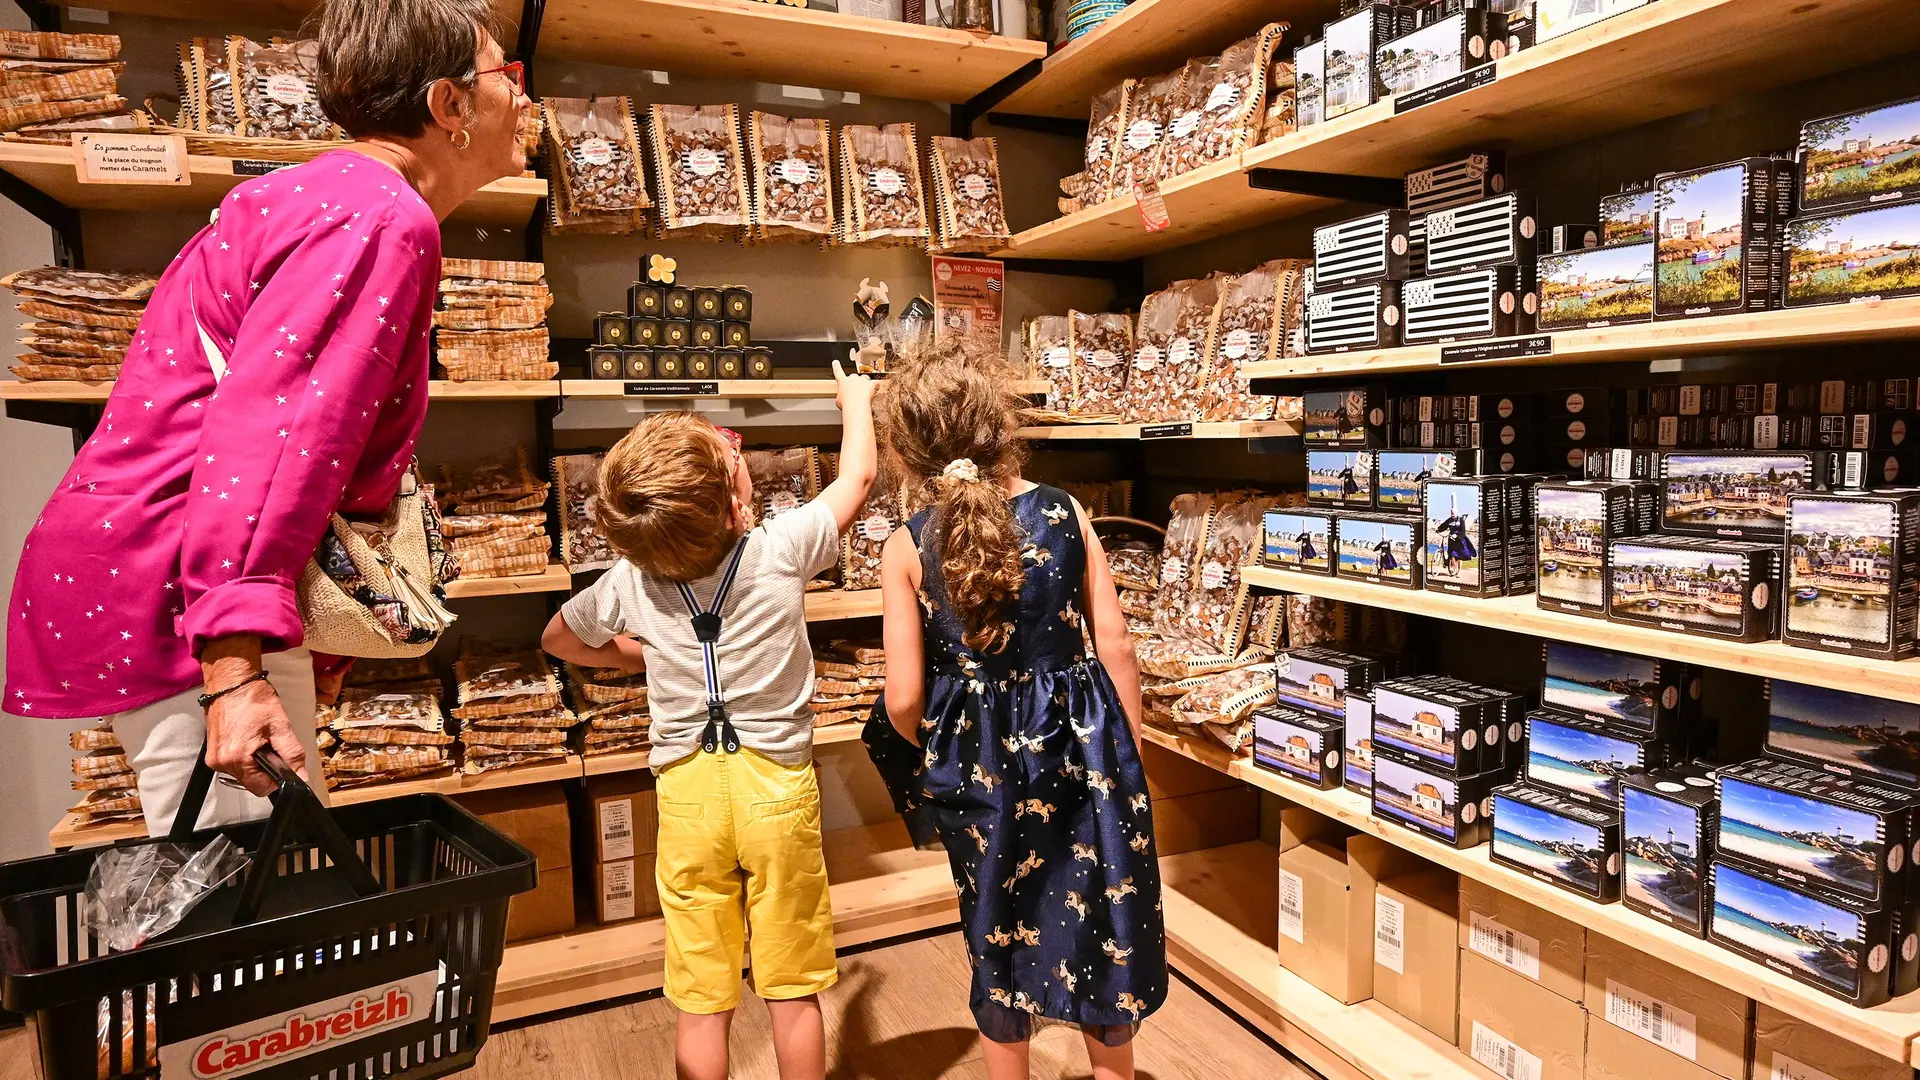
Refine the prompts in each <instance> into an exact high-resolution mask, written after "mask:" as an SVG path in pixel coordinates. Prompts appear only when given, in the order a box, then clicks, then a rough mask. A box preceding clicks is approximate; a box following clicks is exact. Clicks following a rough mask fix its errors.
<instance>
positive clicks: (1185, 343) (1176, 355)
mask: <svg viewBox="0 0 1920 1080" xmlns="http://www.w3.org/2000/svg"><path fill="white" fill-rule="evenodd" d="M1193 352H1194V349H1193V339H1192V338H1184V337H1183V338H1174V339H1173V344H1171V345H1169V346H1167V362H1168V363H1170V364H1189V363H1192V362H1193Z"/></svg>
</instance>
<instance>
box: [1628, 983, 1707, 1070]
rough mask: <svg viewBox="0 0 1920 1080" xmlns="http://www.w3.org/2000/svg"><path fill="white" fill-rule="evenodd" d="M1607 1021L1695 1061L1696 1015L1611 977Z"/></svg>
mask: <svg viewBox="0 0 1920 1080" xmlns="http://www.w3.org/2000/svg"><path fill="white" fill-rule="evenodd" d="M1607 1023H1609V1024H1612V1025H1613V1026H1614V1027H1617V1028H1624V1029H1625V1030H1627V1031H1631V1032H1633V1033H1634V1034H1635V1035H1638V1036H1640V1037H1641V1038H1643V1039H1645V1040H1647V1041H1648V1042H1650V1043H1652V1044H1654V1045H1655V1046H1661V1047H1665V1048H1666V1049H1668V1050H1671V1051H1673V1052H1674V1053H1676V1054H1679V1055H1680V1056H1681V1057H1683V1058H1686V1059H1687V1060H1688V1061H1692V1060H1694V1052H1695V1051H1694V1037H1693V1025H1694V1016H1693V1014H1692V1013H1690V1012H1688V1011H1687V1010H1685V1009H1676V1008H1674V1007H1673V1006H1672V1005H1669V1004H1667V1003H1666V1002H1664V1001H1661V1000H1660V999H1659V998H1655V997H1648V996H1647V995H1645V994H1642V993H1640V992H1639V991H1638V990H1635V989H1634V988H1633V987H1631V986H1622V985H1620V984H1619V983H1617V982H1615V981H1613V980H1612V979H1608V980H1607Z"/></svg>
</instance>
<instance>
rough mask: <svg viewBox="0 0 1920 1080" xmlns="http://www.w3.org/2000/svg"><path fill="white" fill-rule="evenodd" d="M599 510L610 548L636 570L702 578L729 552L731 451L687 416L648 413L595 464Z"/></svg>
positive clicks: (704, 423) (705, 426)
mask: <svg viewBox="0 0 1920 1080" xmlns="http://www.w3.org/2000/svg"><path fill="white" fill-rule="evenodd" d="M598 511H599V512H598V517H599V521H600V528H601V530H602V531H604V532H605V533H606V534H607V541H608V543H609V544H611V545H612V547H613V550H614V551H616V552H618V553H619V554H620V555H621V556H622V557H624V558H626V559H627V560H628V561H629V562H631V563H633V564H634V565H635V566H638V567H639V568H640V569H642V570H645V571H646V572H647V573H649V574H653V575H656V576H658V577H663V578H667V579H669V580H672V581H692V580H694V579H696V578H703V577H706V576H707V575H708V574H711V573H713V572H714V570H715V569H717V568H718V567H719V565H720V560H721V559H722V558H723V557H724V556H725V555H726V553H727V552H728V551H730V550H732V548H733V541H734V532H733V530H732V529H731V528H730V527H729V525H728V519H729V518H730V517H731V515H732V512H733V451H732V449H731V448H730V447H728V446H727V445H726V441H725V440H724V439H723V438H722V437H721V435H720V433H719V432H717V431H715V430H714V428H713V425H712V424H710V423H708V422H707V421H705V420H703V419H701V418H700V417H698V416H695V415H693V414H692V413H685V412H673V413H661V414H659V415H657V416H650V417H648V418H647V419H645V420H643V421H641V422H640V423H639V424H637V425H635V426H634V429H633V430H632V431H629V432H627V434H626V435H625V437H623V438H622V439H621V440H620V441H619V442H617V443H615V444H613V449H611V450H609V451H607V456H606V460H604V461H602V462H601V463H600V499H599V508H598Z"/></svg>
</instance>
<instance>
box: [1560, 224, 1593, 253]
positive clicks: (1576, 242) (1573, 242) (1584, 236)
mask: <svg viewBox="0 0 1920 1080" xmlns="http://www.w3.org/2000/svg"><path fill="white" fill-rule="evenodd" d="M1599 246H1600V226H1598V225H1555V226H1554V227H1553V228H1551V229H1549V230H1547V254H1549V255H1564V254H1566V253H1567V252H1571V251H1587V250H1590V249H1592V248H1597V247H1599Z"/></svg>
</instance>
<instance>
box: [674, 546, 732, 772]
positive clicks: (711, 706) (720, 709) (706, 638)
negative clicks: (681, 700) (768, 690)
mask: <svg viewBox="0 0 1920 1080" xmlns="http://www.w3.org/2000/svg"><path fill="white" fill-rule="evenodd" d="M746 552H747V538H746V537H744V536H743V537H741V538H740V543H739V544H738V545H736V546H735V547H734V549H733V558H732V559H731V560H730V561H729V562H728V563H727V572H726V573H724V574H722V575H721V576H720V586H719V587H718V588H716V589H714V590H713V604H712V606H710V607H708V608H707V609H706V610H704V611H703V610H701V608H700V603H699V601H697V600H695V599H694V596H693V590H692V589H690V588H688V587H687V583H686V582H684V581H680V582H675V584H676V585H678V586H679V588H680V599H681V601H682V602H683V603H685V604H686V605H687V614H688V615H691V616H692V617H693V636H694V637H696V638H698V639H699V641H700V654H701V657H700V658H701V660H702V661H703V662H704V663H705V664H706V668H707V727H706V730H704V731H702V732H701V733H700V749H702V750H704V751H706V752H707V753H709V754H711V753H714V752H715V751H716V750H717V749H718V748H719V747H720V746H722V745H724V746H725V747H726V749H727V753H729V754H737V753H739V752H740V736H739V735H737V734H735V733H734V730H733V721H732V720H729V719H728V718H727V699H726V697H725V696H724V695H723V694H721V692H720V660H719V658H718V657H717V656H716V655H715V654H714V649H715V648H716V647H717V646H718V645H719V643H720V609H721V608H723V607H725V606H726V604H727V594H728V593H729V592H731V591H733V579H734V577H735V576H736V575H737V574H738V573H739V571H740V556H742V555H744V554H746Z"/></svg>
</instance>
